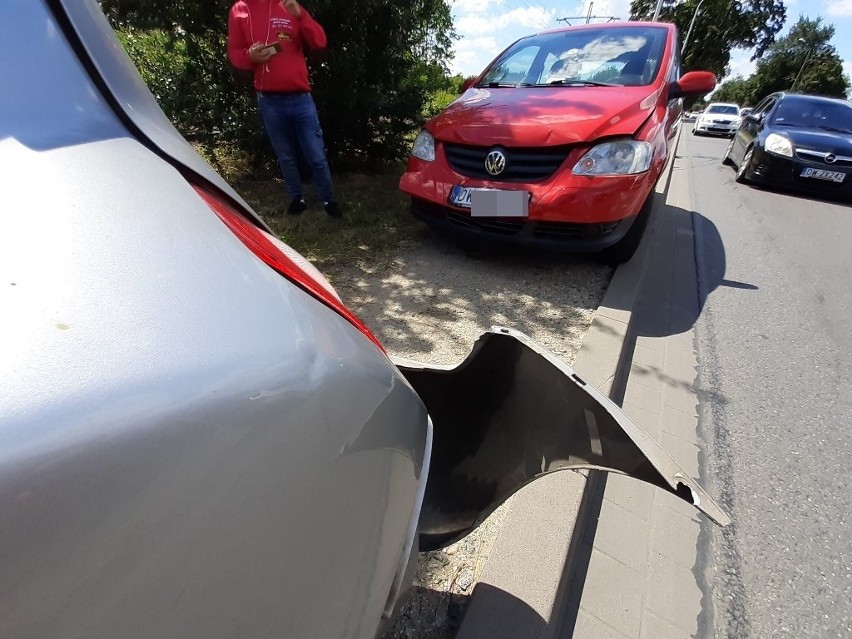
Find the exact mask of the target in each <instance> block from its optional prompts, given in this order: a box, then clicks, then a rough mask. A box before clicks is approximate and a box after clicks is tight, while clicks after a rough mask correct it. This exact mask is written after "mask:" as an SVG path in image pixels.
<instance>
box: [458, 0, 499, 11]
mask: <svg viewBox="0 0 852 639" xmlns="http://www.w3.org/2000/svg"><path fill="white" fill-rule="evenodd" d="M498 4H499V3H498V2H496V1H495V0H456V1H455V2H454V3H453V9H455V10H456V11H459V12H462V13H485V12H486V11H487V10H488V9H489V8H490V7H496V6H497V5H498Z"/></svg>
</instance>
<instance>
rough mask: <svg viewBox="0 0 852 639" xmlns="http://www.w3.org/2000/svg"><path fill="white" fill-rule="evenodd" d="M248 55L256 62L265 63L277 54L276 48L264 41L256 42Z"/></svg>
mask: <svg viewBox="0 0 852 639" xmlns="http://www.w3.org/2000/svg"><path fill="white" fill-rule="evenodd" d="M248 55H249V58H250V59H251V61H252V62H254V63H255V64H263V63H265V62H267V61H268V60H269V58H271V57H272V56H274V55H275V50H274V49H272V48H270V47H268V46H267V45H265V44H263V43H262V42H255V43H254V44H253V45H251V46H250V47H249V49H248Z"/></svg>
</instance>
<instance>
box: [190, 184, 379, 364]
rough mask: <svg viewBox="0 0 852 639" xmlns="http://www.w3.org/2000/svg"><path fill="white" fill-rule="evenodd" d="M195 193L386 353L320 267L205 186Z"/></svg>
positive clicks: (249, 244) (278, 267)
mask: <svg viewBox="0 0 852 639" xmlns="http://www.w3.org/2000/svg"><path fill="white" fill-rule="evenodd" d="M193 188H194V189H195V191H196V192H197V193H198V195H200V196H201V198H202V199H203V200H204V201H205V202H206V203H207V205H208V206H209V207H210V208H211V209H212V210H213V212H214V213H216V215H217V216H219V219H220V220H222V222H224V223H225V226H227V227H228V228H229V229H231V231H232V232H233V233H234V235H236V236H237V237H238V238H239V239H240V241H241V242H242V243H243V244H245V245H246V247H247V248H248V249H249V250H250V251H251V252H252V253H254V254H255V255H256V256H257V257H259V258H260V259H261V260H263V261H264V262H265V263H266V264H267V265H269V266H270V267H272V268H273V269H275V270H276V271H278V272H279V273H280V274H281V275H283V276H284V277H286V278H287V279H288V280H290V281H291V282H293V283H294V284H295V285H296V286H298V287H299V288H301V289H302V290H304V291H305V292H307V293H309V294H310V295H312V296H313V297H315V298H316V299H318V300H319V301H321V302H322V303H323V304H325V305H326V306H328V307H329V308H331V309H332V310H333V311H335V312H336V313H337V314H338V315H340V316H342V317H344V318H346V319H347V320H348V321H349V322H350V323H351V324H352V325H353V326H355V327H356V328H357V329H358V330H359V331H361V332H362V333H363V334H364V336H365V337H367V339H369V340H370V341H371V342H373V344H375V345H376V346H377V347H378V348H379V350H381V351H382V352H383V353H384V352H385V349H384V347H383V346H382V344H381V342H379V340H378V339H377V338H376V336H375V335H373V333H372V331H370V329H369V328H367V326H366V324H364V322H362V321H361V320H360V319H358V317H357V316H356V315H355V314H354V313H353V312H352V311H350V310H349V309H348V308H346V306H345V305H344V304H343V302H342V301H341V299H340V297H338V295H337V292H336V291H335V290H334V289H333V288H332V287H331V284H329V283H328V281H327V280H326V279H325V278H324V277H323V276H322V274H321V273H320V272H319V271H317V270H316V268H315V267H314V266H313V265H312V264H311V263H310V262H308V261H307V260H305V259H304V258H303V257H302V256H301V255H299V254H298V253H296V252H295V251H293V250H292V249H291V248H290V247H288V246H287V245H285V244H284V243H283V242H281V241H280V240H279V239H278V238H276V237H274V236H272V235H270V234H269V233H266V232H265V231H264V230H262V229H260V228H258V227H257V226H255V225H254V224H252V223H251V222H250V221H249V220H247V219H246V218H245V216H243V215H242V214H240V213H239V212H238V211H236V210H234V209H233V208H232V207H231V206H229V205H228V204H226V203H225V202H223V201H222V200H220V199H219V198H217V197H216V196H215V195H213V194H212V193H210V192H209V191H205V190H204V189H202V188H201V187H198V186H193Z"/></svg>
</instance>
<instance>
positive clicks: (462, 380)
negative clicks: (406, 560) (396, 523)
mask: <svg viewBox="0 0 852 639" xmlns="http://www.w3.org/2000/svg"><path fill="white" fill-rule="evenodd" d="M396 364H397V366H398V367H399V368H400V370H401V371H402V373H403V375H405V377H406V379H407V380H408V381H409V382H410V383H411V385H412V386H413V387H414V389H415V390H416V391H417V393H418V394H419V395H420V397H421V398H422V400H423V402H424V403H425V404H426V408H427V410H428V411H429V414H430V415H431V417H432V421H433V424H434V428H435V430H434V442H433V449H432V460H431V466H430V470H429V479H428V482H427V486H426V495H425V499H424V502H423V507H422V510H421V514H420V522H419V526H418V530H419V538H420V549H421V550H434V549H436V548H442V547H445V546H447V545H449V544H451V543H453V542H455V541H457V540H458V539H460V538H462V537H464V536H465V535H467V534H468V533H469V532H471V531H472V530H474V529H475V528H476V527H477V526H478V525H479V524H480V523H481V522H482V521H483V520H484V519H485V518H486V517H487V516H488V515H489V514H490V513H491V512H493V511H494V509H495V508H497V507H498V506H499V505H500V504H502V503H503V502H504V501H505V500H506V499H508V498H509V497H510V496H511V495H512V494H514V493H515V492H517V491H518V490H519V489H520V488H521V487H523V486H524V485H525V484H527V483H529V482H531V481H533V480H535V479H536V478H538V477H542V476H544V475H547V474H549V473H552V472H556V471H560V470H570V469H582V468H587V469H600V470H606V471H609V472H614V473H619V474H624V475H629V476H631V477H634V478H636V479H640V480H642V481H645V482H648V483H650V484H653V485H654V486H657V487H659V488H662V489H664V490H666V491H668V492H670V493H672V494H674V495H676V496H678V497H680V498H681V499H684V500H685V501H688V502H689V503H691V504H693V505H694V506H695V507H696V508H697V509H698V510H700V511H701V512H703V513H704V514H705V515H707V516H708V517H709V518H710V519H712V520H713V521H714V522H716V523H717V524H719V525H723V526H724V525H727V524H728V523H729V521H730V520H729V519H728V516H727V515H726V514H725V513H724V512H723V511H722V510H721V509H720V508H719V506H717V505H716V503H715V502H714V501H713V500H712V499H711V498H710V497H709V495H707V494H706V493H705V492H704V490H703V489H702V488H701V487H700V486H699V485H698V483H697V481H696V480H694V479H692V478H691V477H689V475H688V474H687V473H686V471H684V470H683V469H682V468H681V467H680V466H679V465H678V464H677V462H675V461H674V459H672V458H671V456H670V455H669V454H668V453H666V452H665V451H664V450H663V449H662V448H661V447H660V446H659V445H658V444H657V443H656V442H655V441H654V440H653V439H651V437H650V436H649V435H648V434H647V433H646V432H645V431H643V430H642V429H641V428H640V427H639V426H638V425H636V424H635V423H634V422H633V421H632V420H631V419H630V418H629V417H627V416H626V415H625V414H624V413H623V412H622V411H621V409H620V408H619V407H618V406H616V405H615V404H614V403H613V402H612V401H610V400H609V399H608V398H606V397H604V396H603V395H602V394H601V393H599V392H598V391H597V390H596V389H594V388H593V387H591V386H589V385H588V384H587V383H586V382H585V381H583V379H582V378H581V377H580V376H579V375H577V373H575V372H574V371H573V370H572V369H571V368H570V367H569V366H568V365H566V364H565V363H563V362H562V361H560V360H559V359H558V358H557V357H555V356H554V355H552V354H551V353H549V352H547V351H546V350H544V349H542V348H541V347H539V346H538V345H536V344H535V343H534V342H533V341H532V340H530V339H529V338H528V337H526V336H525V335H523V334H522V333H519V332H517V331H513V330H511V329H507V328H492V329H491V331H489V332H488V333H485V334H484V335H482V336H481V337H480V338H479V340H478V341H477V342H476V344H474V347H473V349H472V351H471V353H470V355H468V357H467V359H465V360H464V361H463V362H462V363H461V364H459V365H457V366H427V365H425V364H419V363H416V362H411V361H407V360H397V361H396Z"/></svg>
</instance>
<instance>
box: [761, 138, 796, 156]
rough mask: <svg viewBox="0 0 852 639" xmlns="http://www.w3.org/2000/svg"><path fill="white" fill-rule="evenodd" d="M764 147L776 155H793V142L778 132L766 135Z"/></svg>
mask: <svg viewBox="0 0 852 639" xmlns="http://www.w3.org/2000/svg"><path fill="white" fill-rule="evenodd" d="M764 148H765V149H766V150H767V151H769V152H770V153H774V154H775V155H783V156H784V157H785V158H791V157H793V143H792V142H790V140H788V139H787V138H785V137H784V136H783V135H778V134H777V133H770V134H769V135H767V136H766V144H764Z"/></svg>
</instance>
